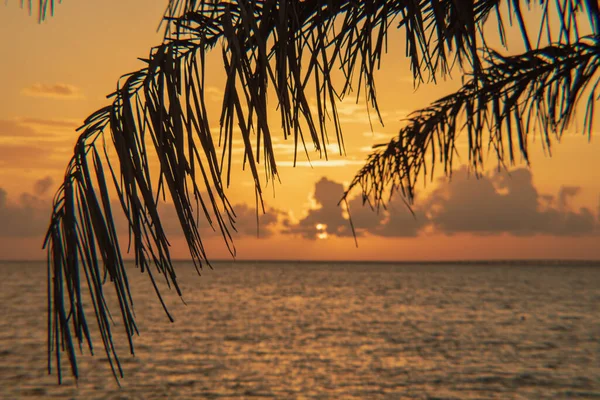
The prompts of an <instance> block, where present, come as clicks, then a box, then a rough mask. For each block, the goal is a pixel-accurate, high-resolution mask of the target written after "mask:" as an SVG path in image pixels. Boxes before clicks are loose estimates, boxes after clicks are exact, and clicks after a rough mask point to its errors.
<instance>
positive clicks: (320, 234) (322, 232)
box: [315, 224, 329, 239]
mask: <svg viewBox="0 0 600 400" xmlns="http://www.w3.org/2000/svg"><path fill="white" fill-rule="evenodd" d="M315 228H316V229H317V239H327V238H328V237H329V235H328V234H327V225H326V224H316V225H315Z"/></svg>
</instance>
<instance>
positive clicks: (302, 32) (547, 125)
mask: <svg viewBox="0 0 600 400" xmlns="http://www.w3.org/2000/svg"><path fill="white" fill-rule="evenodd" d="M22 4H23V2H22ZM29 7H30V10H31V9H32V8H35V7H38V8H39V13H38V17H39V19H40V20H43V19H44V18H46V17H47V16H48V15H49V14H51V13H53V12H54V7H55V2H54V1H53V0H39V4H38V5H36V6H35V7H34V5H33V4H32V3H31V0H30V1H29ZM531 7H538V9H541V19H540V21H539V23H538V24H537V25H536V26H533V27H532V26H531V23H530V24H527V23H526V21H525V15H526V14H524V11H523V10H524V9H528V8H531ZM507 24H509V25H512V24H515V25H517V26H518V29H520V32H521V38H522V43H523V44H524V47H525V49H526V51H525V52H524V53H522V54H516V55H503V54H502V53H500V51H499V50H498V49H492V48H491V47H489V46H488V44H487V41H486V35H489V27H490V26H492V27H496V28H497V35H499V37H500V39H501V41H502V43H503V44H505V43H506V36H505V30H506V25H507ZM163 28H164V32H165V34H164V40H163V42H162V43H161V44H159V45H158V46H156V47H154V48H153V49H152V50H151V51H150V54H149V55H148V57H147V58H146V59H145V60H144V62H145V67H144V68H142V69H140V70H139V71H135V72H132V73H129V74H127V75H124V76H123V77H122V79H121V80H120V81H119V83H118V87H117V90H116V91H115V92H114V93H113V94H112V96H111V98H112V104H110V105H109V106H107V107H105V108H103V109H101V110H98V111H97V112H95V113H94V114H92V115H91V116H90V117H88V119H87V120H86V121H85V122H84V124H83V126H82V127H81V128H80V129H79V130H80V132H81V134H80V136H79V138H78V140H77V143H76V145H75V149H74V155H73V158H72V159H71V161H70V162H69V164H68V166H67V170H66V173H65V178H64V182H63V183H62V185H61V187H60V188H59V190H58V192H57V194H56V197H55V199H54V209H53V213H52V219H51V222H50V226H49V228H48V233H47V237H46V240H45V247H46V248H47V250H48V341H49V360H48V367H49V370H50V368H51V366H52V364H53V363H54V365H55V366H56V370H57V371H58V379H59V381H60V380H61V353H62V352H63V351H64V352H65V353H66V355H67V358H68V360H69V364H70V366H71V372H72V374H73V375H74V376H75V377H77V376H78V374H79V373H78V370H77V362H76V350H75V348H76V347H82V346H83V344H85V343H87V345H88V346H89V349H90V351H93V347H92V340H91V335H90V330H89V326H88V322H87V318H88V317H89V316H88V315H87V313H86V311H85V310H84V297H85V296H84V292H85V290H87V292H88V295H89V299H90V300H91V304H92V305H93V309H94V315H95V319H96V322H97V325H98V328H99V331H100V336H101V338H102V341H103V347H104V350H105V352H106V355H107V358H108V360H109V363H110V366H111V368H112V371H113V373H114V376H115V377H116V378H117V379H118V377H119V376H123V371H122V368H121V366H120V364H119V359H118V357H117V353H116V351H115V346H114V342H113V332H112V329H111V317H110V313H109V310H108V306H107V304H106V301H105V292H104V284H105V282H106V281H107V280H109V281H110V282H111V283H112V285H114V288H115V293H116V296H117V299H118V302H119V307H120V312H121V317H122V320H123V325H124V328H125V334H126V335H127V337H128V340H129V346H130V350H131V352H132V353H133V351H134V347H133V341H132V337H133V335H134V334H135V333H137V331H138V330H137V326H136V323H135V317H134V313H133V308H132V307H133V299H132V296H131V293H130V290H129V286H128V281H127V271H126V269H125V266H124V262H123V251H122V249H121V246H120V242H119V238H118V236H117V229H116V227H115V216H116V213H119V214H122V215H124V216H125V219H126V221H127V225H128V229H129V247H130V251H131V252H133V254H134V255H135V265H136V266H137V267H139V268H140V269H141V271H142V272H146V273H147V274H148V276H149V278H150V280H151V281H152V283H153V285H154V287H155V289H156V294H157V296H158V298H159V300H160V301H161V302H162V298H161V293H160V291H159V289H158V286H157V284H156V277H155V274H156V273H158V275H162V276H163V278H164V279H165V280H166V282H167V284H168V285H169V286H172V287H173V288H175V290H176V291H177V293H179V294H181V292H180V289H179V285H178V282H177V276H176V271H175V269H174V268H173V263H172V260H171V256H170V253H169V242H168V240H167V236H166V234H165V231H164V229H163V227H162V225H161V220H160V215H159V210H158V204H159V200H160V199H161V197H162V198H166V197H167V196H168V197H169V198H170V200H171V201H172V202H173V204H174V206H175V209H176V211H177V215H178V218H179V222H180V224H181V227H182V229H183V232H184V235H185V238H186V240H187V244H188V247H189V250H190V254H191V256H192V259H193V261H194V264H195V265H196V267H197V269H198V270H200V269H201V268H202V267H203V266H204V265H209V264H208V260H207V255H206V251H205V249H204V246H203V244H202V238H201V235H200V234H199V231H198V227H199V224H200V223H206V224H209V225H211V226H216V227H218V229H219V230H220V232H221V233H222V236H223V239H224V240H225V242H226V243H227V246H228V247H229V249H230V251H231V252H232V254H235V249H234V246H233V243H232V237H231V232H230V229H235V228H234V221H235V212H234V210H233V209H232V207H231V205H230V203H229V201H228V199H227V197H226V195H225V191H224V188H225V187H226V186H227V185H228V184H229V182H230V173H231V165H232V158H233V156H232V146H233V140H234V137H236V136H237V137H240V138H241V139H242V141H243V143H244V153H243V154H244V164H245V165H247V166H248V168H249V169H250V171H251V174H252V176H253V180H254V186H255V190H256V194H257V199H259V200H261V193H262V191H261V187H262V181H261V177H260V175H259V164H261V163H262V164H264V170H265V173H266V175H265V180H268V179H276V178H277V174H278V172H277V162H276V158H275V152H274V147H273V140H272V138H273V126H272V125H271V124H270V123H269V121H270V119H269V118H271V114H273V113H277V114H278V115H279V119H280V121H281V131H282V132H283V136H284V138H289V137H291V138H292V140H294V143H295V145H296V152H295V159H296V156H297V151H298V149H300V150H303V151H306V149H307V144H308V143H310V144H311V145H313V146H314V147H315V149H316V150H317V151H318V152H319V153H320V154H322V155H323V156H325V157H327V150H326V146H325V145H326V144H327V143H328V140H329V136H330V135H331V134H333V135H334V136H335V139H336V140H337V142H338V143H339V145H340V148H341V149H343V136H342V126H341V123H340V120H339V116H338V111H337V108H336V107H337V106H336V105H337V102H338V101H339V100H341V99H342V98H343V97H344V96H346V95H348V94H349V93H350V92H352V91H353V89H354V88H355V87H356V92H358V94H359V95H360V94H361V93H362V94H364V96H365V97H366V99H367V102H368V106H369V107H370V108H372V109H373V110H374V111H375V112H376V114H377V115H378V117H379V120H380V121H381V115H380V113H379V108H378V103H377V95H376V86H375V72H376V71H377V69H378V68H379V66H380V63H381V58H382V55H383V54H384V53H385V52H386V51H387V33H388V29H390V28H396V29H398V30H400V31H401V33H402V34H403V35H404V38H405V51H406V55H407V57H408V58H409V59H410V62H411V72H412V75H413V78H414V80H415V82H416V83H419V82H424V81H434V82H435V81H436V80H437V79H439V78H440V77H443V76H446V75H447V74H448V73H450V72H451V71H453V70H455V69H458V70H459V72H460V73H461V74H463V75H464V84H463V86H462V87H461V88H460V89H459V90H458V91H457V92H456V93H453V94H450V95H448V96H446V97H444V98H442V99H439V100H437V101H435V102H433V103H432V104H431V105H430V106H429V107H426V108H424V109H422V110H418V111H415V112H413V113H412V114H411V115H410V116H409V117H408V119H407V121H406V123H405V125H404V127H402V128H401V129H400V131H399V134H398V136H397V137H395V138H394V139H393V140H391V142H389V143H388V144H384V145H380V146H377V147H376V148H375V149H374V152H373V153H372V154H371V155H370V156H369V158H368V160H367V162H366V164H365V166H364V167H363V168H362V169H361V170H360V171H358V173H357V175H356V176H355V178H354V180H353V181H352V183H351V185H350V187H349V189H348V192H346V194H345V196H348V193H349V191H350V190H352V189H354V188H356V187H360V189H361V191H362V193H363V200H364V201H365V202H369V203H370V204H371V205H372V206H374V207H379V206H382V205H384V202H385V201H386V198H387V195H391V194H392V193H394V192H395V191H399V192H400V193H401V194H402V195H403V196H404V197H405V199H406V200H407V202H409V203H410V202H411V201H412V199H413V196H414V188H415V185H416V184H417V179H418V178H419V177H420V176H426V175H428V174H433V171H434V168H435V166H436V165H438V164H441V167H442V168H443V169H444V171H445V173H446V174H447V175H450V174H451V171H452V163H453V160H454V156H455V155H456V154H457V151H456V140H457V137H458V134H459V133H460V132H466V134H467V137H468V160H469V165H470V166H471V167H472V170H474V171H475V172H477V171H480V170H481V167H482V165H483V156H484V153H485V152H487V151H491V152H492V153H493V154H495V155H496V156H497V160H498V162H499V163H500V164H504V162H505V161H508V162H514V160H515V158H516V156H517V155H519V154H520V156H521V157H522V158H524V159H525V160H526V161H527V160H528V156H529V152H528V138H529V137H530V136H531V135H532V132H534V131H536V130H537V131H539V132H540V135H541V137H542V138H543V141H542V142H543V144H544V145H545V146H547V147H548V148H549V147H550V145H551V142H552V140H553V138H560V136H561V134H562V133H563V132H564V130H565V129H566V127H567V126H568V124H569V123H570V122H571V121H572V120H573V118H574V113H575V110H576V109H577V106H578V104H579V103H580V102H582V101H584V102H585V106H584V108H585V116H584V131H585V132H586V133H587V134H588V135H591V133H592V122H593V114H594V104H595V101H596V100H597V89H598V84H599V83H600V77H599V76H598V72H597V71H598V64H599V63H600V11H599V9H598V2H597V0H555V1H548V0H540V1H536V2H533V1H529V0H521V1H519V0H505V1H500V0H471V1H455V0H430V1H424V0H397V1H376V0H366V1H357V0H345V1H343V0H304V1H283V0H264V1H249V0H236V1H204V0H171V1H170V2H169V5H168V7H167V10H166V12H165V15H164V18H163ZM486 29H487V30H486ZM532 32H533V34H532ZM215 47H219V48H220V51H221V53H222V58H223V67H224V69H225V71H226V73H227V79H226V84H225V86H224V90H223V100H222V107H221V114H220V118H219V126H220V132H219V138H218V143H219V144H220V145H221V150H220V154H219V152H218V151H217V146H215V141H216V137H215V136H214V134H213V132H211V130H210V126H211V123H210V122H211V121H212V120H211V118H212V117H211V116H209V115H208V113H207V111H206V110H207V107H206V101H205V99H206V93H207V91H206V90H207V85H206V74H205V66H206V58H205V56H206V54H207V52H208V51H211V50H212V49H214V48H215ZM338 70H341V72H342V76H343V79H341V82H340V81H339V80H338V81H337V82H336V84H334V78H333V76H334V75H335V74H336V71H338ZM268 88H269V90H271V91H272V93H274V96H275V98H276V103H277V108H276V109H273V108H272V107H268V105H267V91H268V90H267V89H268ZM312 97H314V98H315V99H316V106H313V105H312V104H311V103H310V101H309V98H312ZM274 110H275V111H274ZM236 127H237V129H236ZM331 127H333V128H331ZM277 132H279V129H277ZM109 148H110V149H112V150H113V151H114V153H115V154H112V155H111V153H110V151H109V150H108V149H109ZM153 158H156V159H158V162H159V166H158V167H157V168H156V167H153V166H152V165H151V163H150V161H149V160H151V159H153ZM113 192H114V193H116V195H117V198H118V200H119V205H118V207H117V209H115V210H113V205H112V204H111V202H110V196H109V195H110V194H111V193H113ZM261 201H262V200H261ZM128 251H129V249H128ZM162 304H163V307H164V303H162ZM165 311H166V313H167V315H168V316H169V318H171V317H170V315H169V313H168V311H167V309H166V307H165ZM61 350H62V351H61ZM52 356H54V357H55V360H54V361H53V360H52Z"/></svg>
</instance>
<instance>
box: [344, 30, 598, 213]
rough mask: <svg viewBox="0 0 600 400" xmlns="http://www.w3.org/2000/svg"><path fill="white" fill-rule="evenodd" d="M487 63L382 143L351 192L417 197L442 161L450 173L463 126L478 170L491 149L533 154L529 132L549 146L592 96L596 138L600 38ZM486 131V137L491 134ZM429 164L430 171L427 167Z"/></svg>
mask: <svg viewBox="0 0 600 400" xmlns="http://www.w3.org/2000/svg"><path fill="white" fill-rule="evenodd" d="M483 60H484V62H485V63H486V67H485V68H483V69H482V70H480V71H479V72H478V73H477V74H473V75H472V76H471V79H470V80H469V81H468V82H467V83H466V84H465V85H464V86H463V87H462V88H461V89H460V90H459V91H458V92H455V93H453V94H451V95H449V96H447V97H444V98H442V99H440V100H438V101H436V102H434V103H432V105H431V106H429V107H427V108H425V109H422V110H419V111H416V112H414V113H413V114H411V115H410V116H409V117H408V120H407V124H406V126H405V127H404V128H402V129H401V130H400V132H399V135H398V137H396V138H394V139H392V141H391V142H390V143H389V144H387V145H380V146H378V147H379V148H380V150H377V151H376V152H374V153H373V154H371V155H370V156H369V158H368V160H367V163H366V165H365V166H364V167H363V168H362V169H361V170H360V171H359V172H358V173H357V174H356V176H355V177H354V179H353V181H352V182H351V184H350V186H349V189H348V191H347V192H346V193H345V196H348V194H349V192H350V191H351V190H352V189H354V188H355V187H360V188H361V189H362V193H363V199H364V200H365V201H369V202H371V203H372V204H373V205H374V206H380V205H382V204H383V203H384V202H385V201H387V195H388V194H389V195H391V193H392V192H394V191H396V190H399V191H400V192H401V194H402V195H403V196H405V197H406V198H407V199H408V200H409V201H412V199H413V198H414V189H415V186H416V184H417V179H418V178H419V177H420V176H421V175H423V176H425V175H427V174H428V173H429V174H430V175H431V176H433V173H434V168H435V166H436V164H437V163H439V164H441V165H442V167H443V168H444V172H445V174H446V175H450V174H451V171H452V164H453V160H454V156H455V155H456V154H457V150H456V142H457V139H458V135H459V133H460V132H463V131H464V132H465V133H466V135H467V140H468V152H469V155H468V160H469V165H470V166H471V168H472V169H473V170H474V171H475V172H477V171H480V170H481V168H482V167H483V162H484V154H485V153H486V152H487V151H489V150H491V151H492V153H494V154H495V155H496V157H497V159H498V161H499V162H500V163H504V162H505V161H507V158H508V161H510V162H511V163H514V161H515V154H516V152H517V148H518V151H519V153H520V154H521V155H522V157H523V159H524V160H525V161H528V160H529V151H528V138H530V137H531V136H532V135H533V132H536V131H537V132H539V134H540V135H541V137H542V142H543V143H544V144H545V146H547V148H548V149H549V148H550V146H551V142H552V138H553V137H556V138H557V139H560V136H561V134H562V133H563V132H564V130H565V129H566V128H567V126H568V124H569V122H571V121H572V120H573V118H574V113H575V110H576V108H577V106H578V104H579V103H580V102H581V101H582V100H583V99H585V100H586V106H585V110H586V112H585V116H584V127H583V130H584V132H585V133H586V134H587V135H588V136H590V135H591V133H592V122H593V114H594V103H595V101H596V100H597V96H598V92H597V89H598V85H599V84H600V74H599V73H598V67H599V66H600V36H596V35H590V36H586V37H582V38H581V39H580V40H579V41H578V42H576V43H572V44H556V45H552V46H548V47H545V48H541V49H537V50H531V51H529V52H526V53H524V54H520V55H516V56H510V57H506V56H502V55H500V54H499V53H497V52H494V51H492V50H486V52H485V54H484V56H483ZM486 137H487V140H486ZM428 169H429V171H428Z"/></svg>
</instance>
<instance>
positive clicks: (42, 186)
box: [33, 176, 54, 196]
mask: <svg viewBox="0 0 600 400" xmlns="http://www.w3.org/2000/svg"><path fill="white" fill-rule="evenodd" d="M53 184H54V181H53V180H52V178H51V177H49V176H47V177H45V178H42V179H38V180H37V181H35V183H34V184H33V191H34V192H35V194H36V195H38V196H42V195H45V194H46V193H48V189H50V188H51V187H52V185H53Z"/></svg>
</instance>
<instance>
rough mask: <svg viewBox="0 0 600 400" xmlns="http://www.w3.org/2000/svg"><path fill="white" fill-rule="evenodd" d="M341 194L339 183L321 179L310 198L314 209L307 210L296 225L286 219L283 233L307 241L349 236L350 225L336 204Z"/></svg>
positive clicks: (341, 187) (350, 233)
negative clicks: (298, 236)
mask: <svg viewBox="0 0 600 400" xmlns="http://www.w3.org/2000/svg"><path fill="white" fill-rule="evenodd" d="M343 193H344V186H343V185H342V184H341V183H337V182H334V181H331V180H329V179H327V178H325V177H323V178H321V179H320V180H319V181H318V182H317V183H316V184H315V191H314V193H313V196H312V198H313V200H314V203H315V204H314V208H312V209H309V210H308V212H307V215H306V216H305V217H304V218H302V219H301V220H300V221H298V222H296V223H294V222H293V221H291V219H289V218H288V219H286V220H285V221H284V227H285V230H284V233H288V234H299V235H300V236H302V237H304V238H307V239H316V238H318V237H321V238H325V237H327V236H330V235H335V236H351V235H352V231H351V228H350V224H349V223H348V220H347V219H346V218H344V215H343V210H342V208H341V207H339V206H338V204H337V203H338V202H339V201H340V199H341V198H342V194H343Z"/></svg>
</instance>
